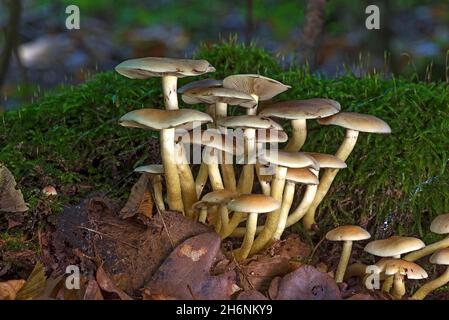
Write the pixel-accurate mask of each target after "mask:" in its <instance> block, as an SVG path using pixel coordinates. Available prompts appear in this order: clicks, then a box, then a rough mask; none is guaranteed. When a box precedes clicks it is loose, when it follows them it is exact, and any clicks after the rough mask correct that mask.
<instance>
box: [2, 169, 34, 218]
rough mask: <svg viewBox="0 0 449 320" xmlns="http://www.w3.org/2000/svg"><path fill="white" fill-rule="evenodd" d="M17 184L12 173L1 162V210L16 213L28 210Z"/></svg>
mask: <svg viewBox="0 0 449 320" xmlns="http://www.w3.org/2000/svg"><path fill="white" fill-rule="evenodd" d="M16 185H17V184H16V181H15V179H14V177H13V175H12V173H11V172H10V171H9V170H8V168H6V167H5V166H4V165H2V164H0V211H4V212H13V213H14V212H25V211H27V210H28V206H27V205H26V203H25V201H24V200H23V195H22V192H21V191H20V190H18V189H16Z"/></svg>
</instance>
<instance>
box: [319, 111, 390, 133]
mask: <svg viewBox="0 0 449 320" xmlns="http://www.w3.org/2000/svg"><path fill="white" fill-rule="evenodd" d="M317 121H318V123H319V124H321V125H331V124H332V125H337V126H340V127H343V128H346V129H351V130H355V131H360V132H369V133H391V128H390V126H389V125H388V123H386V122H385V121H383V120H381V119H379V118H377V117H375V116H372V115H369V114H362V113H356V112H340V113H337V114H334V115H333V116H330V117H327V118H323V119H318V120H317Z"/></svg>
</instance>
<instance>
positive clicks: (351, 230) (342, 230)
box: [326, 225, 371, 241]
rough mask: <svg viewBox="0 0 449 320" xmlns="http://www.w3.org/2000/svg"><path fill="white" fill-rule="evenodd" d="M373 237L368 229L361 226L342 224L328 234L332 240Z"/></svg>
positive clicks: (357, 239) (355, 239) (327, 236)
mask: <svg viewBox="0 0 449 320" xmlns="http://www.w3.org/2000/svg"><path fill="white" fill-rule="evenodd" d="M369 238H371V235H370V234H369V232H368V231H366V230H365V229H363V228H362V227H359V226H353V225H348V226H340V227H337V228H335V229H332V230H331V231H329V232H328V233H327V234H326V239H327V240H330V241H360V240H366V239H369Z"/></svg>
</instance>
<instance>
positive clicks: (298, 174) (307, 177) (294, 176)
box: [286, 168, 320, 184]
mask: <svg viewBox="0 0 449 320" xmlns="http://www.w3.org/2000/svg"><path fill="white" fill-rule="evenodd" d="M286 179H287V180H288V181H292V182H296V183H303V184H319V183H320V181H319V180H318V178H317V177H316V175H315V174H314V173H312V171H310V170H309V169H307V168H289V169H288V170H287V177H286Z"/></svg>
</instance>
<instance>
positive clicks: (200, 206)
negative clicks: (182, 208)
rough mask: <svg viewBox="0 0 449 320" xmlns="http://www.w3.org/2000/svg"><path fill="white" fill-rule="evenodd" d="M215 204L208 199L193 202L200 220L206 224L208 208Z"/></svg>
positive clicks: (193, 207)
mask: <svg viewBox="0 0 449 320" xmlns="http://www.w3.org/2000/svg"><path fill="white" fill-rule="evenodd" d="M212 206H213V205H212V204H210V203H207V202H206V201H202V200H200V201H197V202H195V203H194V204H193V206H192V210H193V211H194V212H195V214H197V215H198V222H200V223H204V224H206V222H207V214H208V211H207V210H208V209H209V208H210V207H212Z"/></svg>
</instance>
